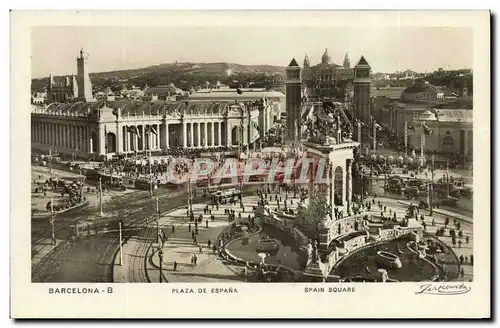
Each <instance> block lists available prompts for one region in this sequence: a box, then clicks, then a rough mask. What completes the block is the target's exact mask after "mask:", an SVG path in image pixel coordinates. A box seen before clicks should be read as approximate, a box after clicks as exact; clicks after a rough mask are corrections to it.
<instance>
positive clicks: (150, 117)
mask: <svg viewBox="0 0 500 328" xmlns="http://www.w3.org/2000/svg"><path fill="white" fill-rule="evenodd" d="M272 124H273V113H272V107H271V105H270V104H268V102H267V101H266V100H265V99H262V100H260V101H247V102H241V103H238V104H234V103H233V104H231V103H228V102H225V101H213V102H198V101H196V102H195V101H185V102H164V101H158V102H144V101H129V100H123V101H114V102H106V101H101V102H72V103H53V104H50V105H49V106H46V107H42V106H36V105H33V106H32V112H31V142H32V147H33V148H34V149H37V150H42V151H44V152H47V151H49V150H52V151H57V152H59V153H61V154H75V155H76V156H82V157H88V156H93V155H94V157H95V156H98V157H102V156H107V155H115V154H116V155H119V154H124V153H135V152H140V151H145V150H151V151H162V150H166V149H169V148H173V147H182V148H194V149H202V148H209V147H220V146H227V147H239V146H241V145H242V146H247V145H249V144H251V143H253V142H255V141H257V139H258V138H259V136H260V133H265V132H266V131H268V130H269V129H270V128H271V126H272ZM241 141H242V143H241Z"/></svg>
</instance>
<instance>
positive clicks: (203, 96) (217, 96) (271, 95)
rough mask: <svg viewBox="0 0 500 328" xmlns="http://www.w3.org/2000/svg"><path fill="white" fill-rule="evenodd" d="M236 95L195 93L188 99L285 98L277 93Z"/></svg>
mask: <svg viewBox="0 0 500 328" xmlns="http://www.w3.org/2000/svg"><path fill="white" fill-rule="evenodd" d="M242 91H243V93H242V94H238V93H237V92H236V90H235V91H217V92H200V93H198V92H196V93H193V94H190V95H189V99H211V100H217V99H220V100H238V99H245V100H249V99H262V98H280V99H281V98H285V95H284V94H283V93H281V92H278V91H245V89H242Z"/></svg>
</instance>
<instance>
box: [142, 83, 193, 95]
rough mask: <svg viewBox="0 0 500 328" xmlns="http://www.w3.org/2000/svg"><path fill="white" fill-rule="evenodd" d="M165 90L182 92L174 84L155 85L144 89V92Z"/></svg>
mask: <svg viewBox="0 0 500 328" xmlns="http://www.w3.org/2000/svg"><path fill="white" fill-rule="evenodd" d="M165 92H170V93H175V94H179V93H183V92H184V91H183V90H182V89H179V88H176V87H175V86H174V85H157V86H154V87H150V88H148V89H147V90H146V93H165Z"/></svg>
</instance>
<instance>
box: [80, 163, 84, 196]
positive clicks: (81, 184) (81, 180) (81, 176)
mask: <svg viewBox="0 0 500 328" xmlns="http://www.w3.org/2000/svg"><path fill="white" fill-rule="evenodd" d="M83 181H84V179H83V171H82V169H81V168H80V198H81V200H82V201H83Z"/></svg>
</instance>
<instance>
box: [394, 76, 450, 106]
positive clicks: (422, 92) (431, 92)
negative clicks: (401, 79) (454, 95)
mask: <svg viewBox="0 0 500 328" xmlns="http://www.w3.org/2000/svg"><path fill="white" fill-rule="evenodd" d="M439 99H444V92H443V91H442V90H441V89H440V88H438V87H436V86H435V85H432V84H429V82H426V81H422V80H418V81H416V82H415V84H413V85H412V86H409V87H408V88H406V89H405V90H404V91H403V93H402V94H401V101H403V102H405V101H433V100H439Z"/></svg>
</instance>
